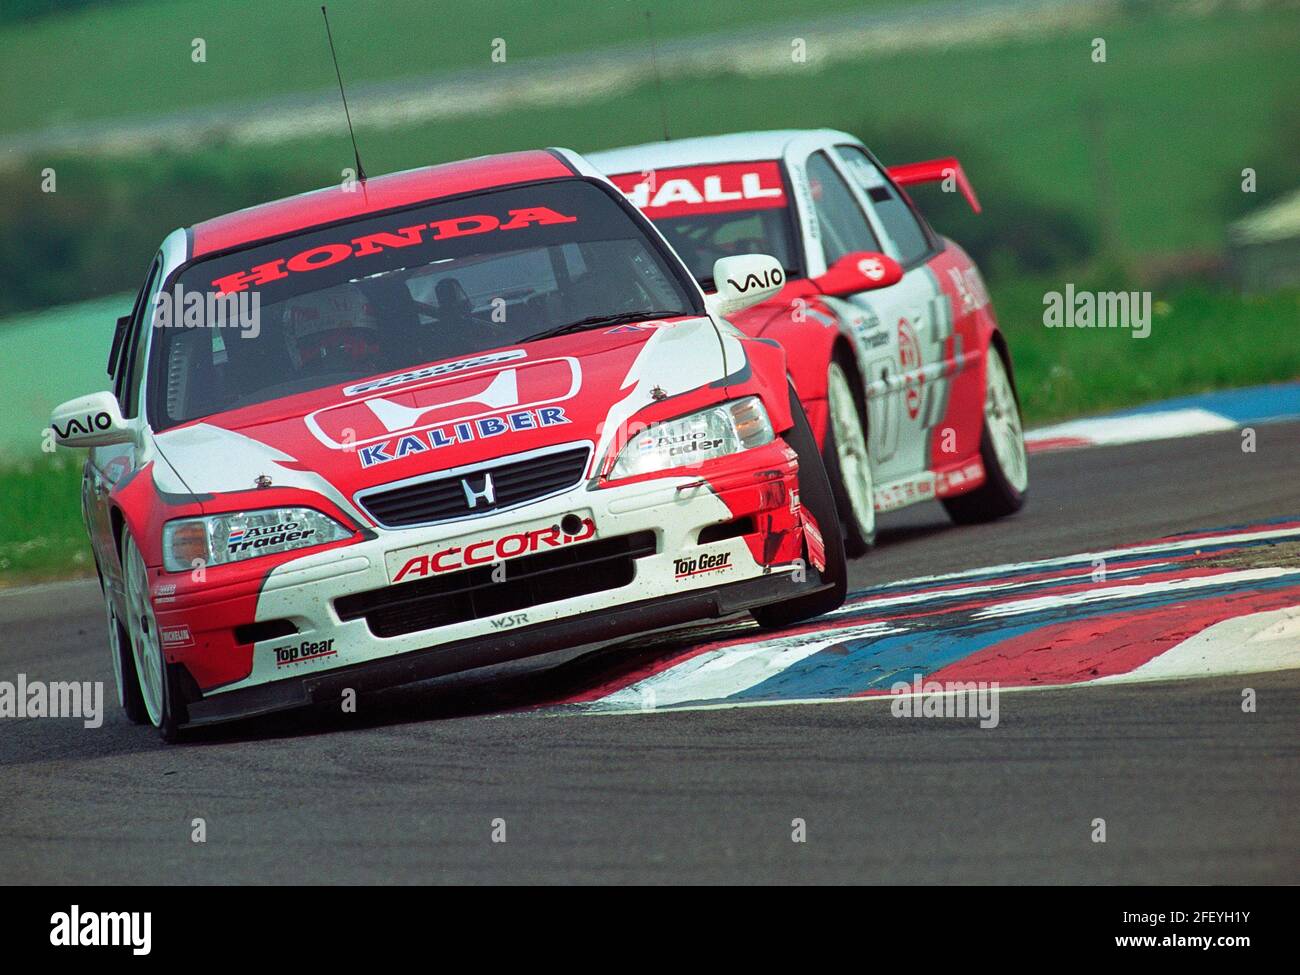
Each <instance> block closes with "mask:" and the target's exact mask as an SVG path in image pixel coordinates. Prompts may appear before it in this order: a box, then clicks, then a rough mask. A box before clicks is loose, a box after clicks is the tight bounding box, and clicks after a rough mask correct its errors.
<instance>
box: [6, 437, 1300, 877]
mask: <svg viewBox="0 0 1300 975" xmlns="http://www.w3.org/2000/svg"><path fill="white" fill-rule="evenodd" d="M1257 434H1258V444H1257V448H1258V449H1257V451H1256V452H1255V453H1253V454H1247V453H1243V452H1242V450H1241V446H1240V445H1241V436H1240V434H1238V433H1236V432H1231V433H1225V434H1216V435H1209V436H1201V437H1194V438H1187V439H1182V440H1170V441H1162V442H1158V443H1145V444H1136V445H1132V446H1124V447H1106V448H1096V449H1091V450H1079V451H1071V452H1064V453H1058V454H1041V455H1036V456H1034V457H1033V458H1032V459H1031V477H1032V481H1031V492H1032V495H1031V500H1030V502H1029V504H1028V505H1027V506H1026V508H1025V510H1024V511H1023V512H1021V514H1020V515H1018V516H1017V517H1016V518H1014V519H1013V520H1010V521H1007V522H1004V523H1001V524H995V525H988V526H980V527H975V528H955V527H953V526H951V525H950V524H949V522H948V521H947V518H946V516H945V515H944V513H943V511H942V509H941V508H940V507H939V506H938V505H937V504H933V503H931V504H926V505H923V506H919V507H917V508H913V509H910V510H908V511H905V512H902V513H899V514H897V515H893V516H890V517H889V518H888V519H886V520H885V521H884V522H882V528H883V530H882V532H881V537H880V542H879V545H878V547H877V549H876V550H875V551H874V552H873V553H871V554H870V555H868V556H867V557H866V558H865V559H861V560H859V561H857V562H856V563H855V564H854V565H853V567H852V584H853V586H854V587H858V588H862V587H866V586H868V585H876V584H879V583H882V582H888V581H891V580H896V579H906V578H910V577H914V576H919V575H926V574H931V573H936V572H946V571H954V570H961V569H968V568H976V567H980V566H985V565H992V564H996V563H1000V562H1015V561H1023V560H1027V559H1035V558H1046V557H1051V556H1057V555H1067V554H1071V553H1077V552H1085V551H1092V550H1100V549H1105V548H1108V547H1111V546H1115V545H1122V544H1129V543H1134V542H1138V541H1143V540H1146V539H1151V538H1155V537H1158V536H1161V535H1166V534H1171V533H1177V532H1189V531H1196V530H1200V529H1206V528H1217V527H1223V526H1229V525H1236V524H1248V523H1255V522H1260V521H1266V520H1270V519H1277V518H1280V517H1283V516H1290V515H1296V514H1298V513H1300V424H1297V423H1287V424H1276V425H1271V426H1262V427H1260V428H1258V431H1257ZM102 619H103V617H102V611H101V609H100V605H99V597H98V592H97V590H96V588H95V587H94V586H93V584H86V583H71V584H63V585H59V586H52V587H44V588H41V589H31V590H25V591H13V592H10V593H7V594H0V678H3V679H7V680H13V679H14V675H15V674H16V673H18V672H23V673H26V674H27V675H28V676H29V678H31V679H37V678H41V679H45V680H104V681H107V682H109V687H110V688H111V680H112V675H111V672H110V669H109V663H108V658H107V654H106V653H105V651H104V648H103V623H102ZM647 652H649V651H646V650H645V649H644V648H642V649H641V650H640V651H638V648H637V646H636V641H632V642H631V644H625V645H623V646H622V647H620V648H618V649H616V650H609V649H606V650H603V651H601V652H599V653H594V654H585V655H582V656H577V657H566V658H562V659H559V660H556V659H549V660H547V661H545V662H544V664H538V663H532V664H529V665H525V666H514V667H511V668H505V669H503V670H500V671H498V672H495V673H492V674H489V675H486V676H484V675H470V676H462V677H460V678H455V679H449V680H446V681H443V682H441V683H436V684H431V685H430V684H426V685H421V686H419V687H415V688H406V689H401V690H398V691H393V692H388V693H387V694H383V695H378V696H374V697H369V698H366V697H363V698H362V703H361V707H360V709H359V711H358V713H357V714H355V715H346V716H344V715H335V714H324V713H320V712H315V713H309V714H302V715H296V716H292V717H280V718H275V719H266V720H263V721H260V722H257V723H254V724H245V725H242V726H238V727H237V728H234V729H227V730H218V731H216V732H215V733H214V732H208V733H205V734H204V735H203V736H201V737H199V738H197V739H196V740H195V741H193V742H192V743H189V744H186V745H182V746H179V747H168V746H164V745H163V744H162V743H161V742H160V741H159V740H158V739H157V737H156V735H154V734H153V733H152V732H151V731H149V730H147V729H141V728H137V727H134V726H131V725H129V724H127V723H126V721H125V718H123V717H121V716H120V715H119V714H117V713H115V711H114V710H113V709H112V708H110V709H109V714H108V716H107V717H106V719H105V723H104V726H103V727H102V728H99V729H97V730H88V729H84V728H83V727H82V723H81V722H80V721H76V720H68V719H60V720H54V719H15V720H6V721H4V722H3V723H2V724H0V769H2V771H0V780H2V781H3V788H0V882H4V883H86V884H98V883H316V882H320V883H349V882H370V883H384V882H404V883H434V882H508V883H526V882H578V883H582V882H647V883H682V882H773V883H802V882H868V883H870V882H886V883H933V882H947V883H1197V884H1199V883H1295V882H1297V881H1298V880H1300V822H1298V820H1297V817H1296V816H1295V809H1296V808H1298V807H1300V748H1298V747H1297V746H1298V740H1300V739H1298V736H1297V727H1298V725H1297V720H1296V719H1297V715H1300V671H1294V670H1293V671H1282V672H1278V673H1273V674H1264V675H1252V676H1248V677H1231V678H1228V677H1216V678H1207V679H1200V680H1186V681H1175V682H1165V683H1148V684H1127V685H1113V686H1076V687H1066V688H1060V689H1039V690H1033V691H1027V692H1020V693H1008V694H1005V695H1004V696H1003V699H1002V704H1001V720H1000V724H999V726H998V727H997V728H996V729H990V730H981V729H980V728H979V727H978V724H977V722H975V721H973V720H960V719H953V720H919V719H918V720H900V719H897V718H894V717H892V716H891V714H890V709H889V706H888V703H887V702H882V701H880V700H875V701H871V700H866V701H854V702H850V703H837V704H828V705H785V706H777V707H759V708H743V709H728V710H705V711H681V712H672V713H669V712H664V713H655V714H611V715H580V714H570V713H557V712H556V711H554V710H551V711H547V710H544V709H543V710H538V709H536V708H535V707H534V706H535V705H537V704H542V703H545V702H547V701H549V700H553V699H555V698H557V697H563V696H564V695H566V694H571V693H574V692H576V691H580V690H581V689H582V688H583V687H584V686H590V685H592V684H595V683H597V682H599V681H602V680H605V679H607V678H608V677H609V675H610V673H611V672H617V671H618V669H619V668H626V667H628V666H630V665H632V664H633V663H644V662H645V659H644V658H645V655H646V653H647ZM653 652H654V653H662V652H663V650H662V647H656V649H655V650H654V651H653ZM1244 687H1252V688H1254V689H1255V691H1256V692H1257V695H1258V710H1257V712H1256V713H1253V714H1246V713H1243V711H1242V708H1241V694H1242V689H1243V688H1244ZM110 693H111V692H110ZM196 818H202V819H203V820H204V821H205V825H206V842H204V843H201V844H199V843H194V842H192V840H191V835H192V831H193V829H194V827H193V825H192V824H193V821H194V820H195V819H196ZM795 819H801V820H803V821H804V822H805V823H806V837H807V841H806V842H803V843H795V842H792V839H791V833H792V828H793V827H792V821H793V820H795ZM1096 819H1104V820H1105V823H1106V842H1105V843H1097V842H1094V841H1093V838H1092V837H1093V831H1094V827H1093V821H1094V820H1096ZM494 820H503V821H504V824H505V840H506V841H505V842H504V843H500V842H492V834H493V822H494ZM498 838H499V832H498Z"/></svg>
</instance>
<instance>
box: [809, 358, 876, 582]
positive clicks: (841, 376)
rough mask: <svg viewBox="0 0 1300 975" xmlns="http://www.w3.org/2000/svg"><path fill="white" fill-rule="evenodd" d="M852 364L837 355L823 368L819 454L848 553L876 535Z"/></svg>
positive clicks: (860, 550)
mask: <svg viewBox="0 0 1300 975" xmlns="http://www.w3.org/2000/svg"><path fill="white" fill-rule="evenodd" d="M852 370H853V366H852V364H851V363H847V362H845V361H844V360H843V359H842V358H841V357H840V356H836V357H835V358H834V359H832V360H831V364H830V367H829V368H828V369H827V372H826V411H827V421H826V444H825V447H824V449H823V451H822V457H823V459H824V460H825V463H826V475H827V477H829V478H830V482H831V490H832V492H834V495H835V507H836V509H837V510H838V511H839V514H840V523H841V524H842V525H843V526H844V551H845V553H846V554H847V555H848V556H849V557H850V558H857V557H858V556H859V555H863V554H865V553H866V551H867V549H869V548H870V547H871V546H872V545H874V544H875V541H876V504H875V497H874V489H875V482H874V481H873V480H872V477H871V458H870V456H869V455H868V453H867V435H866V428H867V425H866V422H865V411H864V409H863V403H862V397H861V395H859V393H858V385H857V384H856V383H854V382H853V381H852V379H850V378H849V377H850V375H852Z"/></svg>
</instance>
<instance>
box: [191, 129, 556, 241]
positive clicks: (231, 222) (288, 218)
mask: <svg viewBox="0 0 1300 975" xmlns="http://www.w3.org/2000/svg"><path fill="white" fill-rule="evenodd" d="M572 175H573V171H572V170H571V169H569V167H568V166H567V165H565V164H564V163H563V162H562V161H561V160H559V159H558V158H556V157H555V156H553V155H551V154H550V153H549V152H542V151H540V150H533V151H529V152H513V153H506V154H503V155H499V156H483V157H480V158H478V159H466V160H463V161H461V162H453V163H445V164H443V165H441V166H426V167H424V168H421V169H412V170H409V171H407V172H404V173H392V174H390V175H387V176H376V177H375V178H373V179H368V180H366V181H365V182H364V183H357V184H355V189H353V190H351V191H348V190H345V189H344V188H343V187H342V186H335V187H330V188H327V189H323V190H316V191H314V192H311V193H303V194H302V195H300V196H291V197H288V198H287V199H284V200H276V201H274V202H273V203H264V204H262V205H261V206H255V207H250V208H249V209H247V210H239V211H237V212H235V213H229V214H226V215H225V216H221V217H214V218H213V219H211V220H205V221H204V222H203V223H199V224H195V225H194V227H193V234H194V243H193V250H192V255H191V256H193V257H203V256H205V255H207V254H212V253H215V252H216V251H222V250H226V249H227V248H230V247H238V246H240V245H242V244H248V243H250V242H252V241H255V240H265V239H267V238H270V237H278V236H280V235H282V234H289V233H293V232H295V231H299V230H304V229H306V228H307V227H317V226H321V225H323V224H327V223H333V222H334V221H336V220H350V219H354V218H357V217H360V216H364V215H365V214H368V213H379V212H381V211H383V210H391V209H395V208H397V207H405V206H411V205H413V204H416V203H422V202H425V201H426V200H436V199H440V198H443V197H448V196H456V195H458V194H460V193H472V192H474V191H476V190H483V189H489V188H491V187H495V186H507V185H510V184H514V183H529V182H533V181H534V180H542V179H558V178H561V177H564V176H572Z"/></svg>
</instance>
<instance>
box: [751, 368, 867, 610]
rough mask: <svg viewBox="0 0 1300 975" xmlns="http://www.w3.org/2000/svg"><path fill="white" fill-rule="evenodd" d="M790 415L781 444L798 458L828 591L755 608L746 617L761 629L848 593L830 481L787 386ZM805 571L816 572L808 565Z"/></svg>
mask: <svg viewBox="0 0 1300 975" xmlns="http://www.w3.org/2000/svg"><path fill="white" fill-rule="evenodd" d="M790 412H791V414H792V415H793V417H794V426H793V427H792V428H791V429H790V430H788V431H787V432H786V433H785V434H784V437H785V442H786V443H787V444H789V446H790V449H791V450H793V451H794V452H795V454H796V455H798V457H799V503H800V504H801V505H803V506H804V507H806V508H807V509H808V510H809V511H810V512H812V516H813V518H815V519H816V520H817V527H818V529H819V530H820V531H821V535H822V544H823V546H824V547H825V550H826V553H825V554H826V569H825V571H823V572H821V573H820V576H821V579H822V581H823V582H830V583H832V585H831V587H830V588H829V589H822V590H819V591H817V592H813V593H808V594H807V595H804V596H796V597H794V598H793V599H787V600H784V601H783V602H779V603H770V604H768V605H767V606H756V607H754V608H753V609H751V610H750V611H749V612H750V615H752V616H753V617H754V619H755V620H757V621H758V625H759V626H761V627H763V628H764V629H775V628H777V627H782V626H789V625H790V624H792V623H799V622H802V621H803V620H807V619H812V618H813V617H814V616H821V615H822V614H823V613H829V612H830V611H831V610H833V609H838V608H839V607H840V606H842V605H843V604H844V597H845V595H846V594H847V593H848V581H849V577H848V564H847V563H846V561H845V557H844V540H843V537H842V530H841V528H840V520H839V516H838V515H837V513H836V510H835V496H834V494H833V493H832V491H831V482H830V480H829V478H827V476H826V468H825V467H824V466H823V465H822V459H821V454H820V453H819V452H818V450H817V441H816V440H815V439H814V438H813V433H812V428H811V427H810V426H809V425H808V417H807V416H806V415H805V414H804V411H803V406H802V405H801V404H800V403H799V398H798V397H797V396H796V395H795V392H794V387H793V386H791V387H790ZM807 571H808V572H817V569H816V568H814V567H813V566H812V565H811V564H809V565H808V566H807Z"/></svg>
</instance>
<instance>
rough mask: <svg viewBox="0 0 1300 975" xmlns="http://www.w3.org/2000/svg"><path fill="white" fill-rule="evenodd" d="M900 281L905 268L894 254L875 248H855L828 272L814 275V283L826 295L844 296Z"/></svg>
mask: <svg viewBox="0 0 1300 975" xmlns="http://www.w3.org/2000/svg"><path fill="white" fill-rule="evenodd" d="M901 280H903V268H902V266H901V265H900V264H899V263H898V262H897V261H896V260H894V259H893V258H892V257H888V256H886V255H884V254H877V253H876V252H875V251H853V252H852V253H849V254H845V255H844V256H843V257H841V258H840V259H839V260H838V261H836V262H835V263H834V264H832V265H831V266H830V267H828V268H827V269H826V273H825V274H822V275H820V276H818V277H816V278H814V279H813V282H812V283H813V284H814V285H816V286H817V290H818V291H820V292H821V293H822V294H824V295H835V296H842V295H851V294H856V293H857V292H859V291H873V290H875V289H876V288H888V287H889V286H890V285H891V284H898V282H899V281H901Z"/></svg>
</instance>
